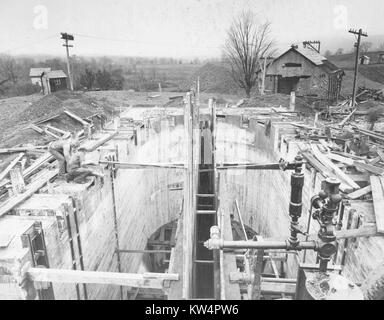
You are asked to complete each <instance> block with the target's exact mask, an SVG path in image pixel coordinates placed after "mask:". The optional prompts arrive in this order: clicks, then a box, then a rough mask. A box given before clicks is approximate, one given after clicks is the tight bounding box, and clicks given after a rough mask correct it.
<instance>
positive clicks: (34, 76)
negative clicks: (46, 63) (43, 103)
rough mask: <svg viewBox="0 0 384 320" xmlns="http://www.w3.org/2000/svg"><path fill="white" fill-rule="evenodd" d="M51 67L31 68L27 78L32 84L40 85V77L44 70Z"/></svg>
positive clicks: (48, 69)
mask: <svg viewBox="0 0 384 320" xmlns="http://www.w3.org/2000/svg"><path fill="white" fill-rule="evenodd" d="M50 71H51V68H31V70H30V71H29V78H30V79H31V82H32V84H35V85H39V86H40V87H41V86H42V77H43V74H44V72H50Z"/></svg>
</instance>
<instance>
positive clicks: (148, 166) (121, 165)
mask: <svg viewBox="0 0 384 320" xmlns="http://www.w3.org/2000/svg"><path fill="white" fill-rule="evenodd" d="M99 163H100V164H107V165H108V164H110V165H114V166H116V167H117V168H120V169H151V168H166V169H185V167H184V165H183V164H162V163H147V164H145V163H128V162H117V161H99Z"/></svg>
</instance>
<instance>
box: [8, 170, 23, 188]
mask: <svg viewBox="0 0 384 320" xmlns="http://www.w3.org/2000/svg"><path fill="white" fill-rule="evenodd" d="M9 174H10V176H11V183H12V190H13V194H20V193H23V192H24V191H25V182H24V178H23V174H22V172H21V168H20V167H16V168H13V169H12V170H11V171H10V172H9Z"/></svg>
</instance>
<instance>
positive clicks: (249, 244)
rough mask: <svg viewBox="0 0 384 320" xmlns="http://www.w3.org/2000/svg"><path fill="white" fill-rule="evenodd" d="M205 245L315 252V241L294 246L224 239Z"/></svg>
mask: <svg viewBox="0 0 384 320" xmlns="http://www.w3.org/2000/svg"><path fill="white" fill-rule="evenodd" d="M204 245H205V246H206V247H207V248H208V249H210V250H212V249H264V250H265V249H285V250H304V249H309V250H315V249H316V248H317V245H316V242H315V241H305V242H299V243H298V244H296V245H292V244H291V243H290V242H289V241H226V240H222V239H209V240H208V241H206V242H205V243H204Z"/></svg>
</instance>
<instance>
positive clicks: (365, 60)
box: [360, 55, 371, 64]
mask: <svg viewBox="0 0 384 320" xmlns="http://www.w3.org/2000/svg"><path fill="white" fill-rule="evenodd" d="M370 61H371V58H370V57H368V56H366V55H362V56H361V57H360V64H369V63H370Z"/></svg>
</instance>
